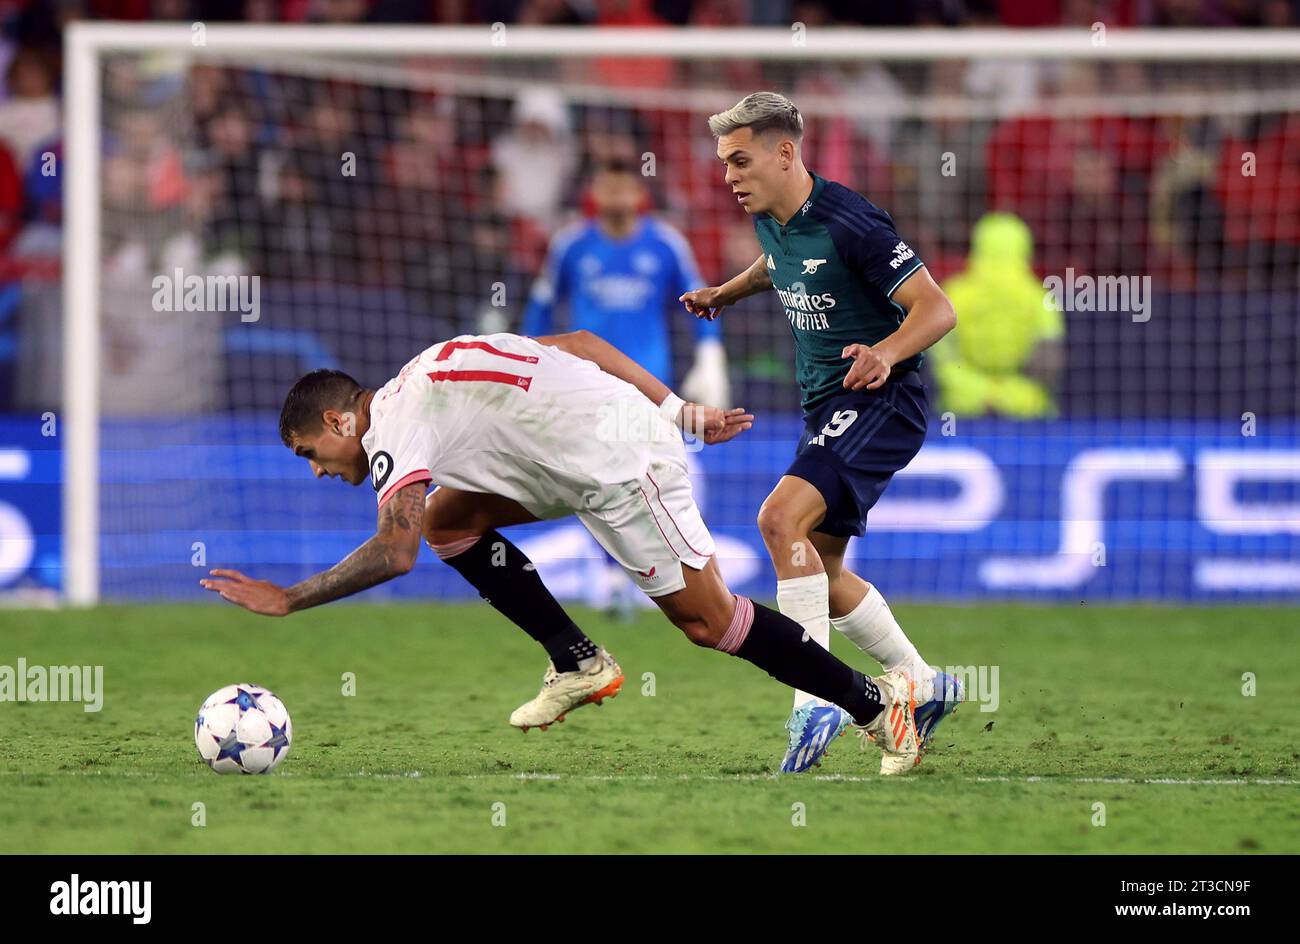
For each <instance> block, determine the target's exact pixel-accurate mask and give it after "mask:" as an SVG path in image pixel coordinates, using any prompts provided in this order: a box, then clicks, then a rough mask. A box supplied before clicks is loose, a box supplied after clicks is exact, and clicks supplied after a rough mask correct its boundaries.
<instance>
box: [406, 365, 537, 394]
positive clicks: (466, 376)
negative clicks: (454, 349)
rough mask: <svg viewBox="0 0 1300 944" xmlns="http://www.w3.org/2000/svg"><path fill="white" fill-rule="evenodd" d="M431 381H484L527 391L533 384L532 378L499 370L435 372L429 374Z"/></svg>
mask: <svg viewBox="0 0 1300 944" xmlns="http://www.w3.org/2000/svg"><path fill="white" fill-rule="evenodd" d="M429 379H430V380H432V381H434V382H435V383H436V382H438V381H439V380H451V381H457V380H483V381H487V382H488V383H502V384H509V385H510V386H512V387H522V388H523V389H525V390H527V389H528V385H529V384H531V383H532V382H533V378H532V377H521V376H520V375H519V374H507V373H504V372H503V371H499V370H435V371H434V372H433V373H431V374H429Z"/></svg>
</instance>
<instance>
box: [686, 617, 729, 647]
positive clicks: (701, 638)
mask: <svg viewBox="0 0 1300 944" xmlns="http://www.w3.org/2000/svg"><path fill="white" fill-rule="evenodd" d="M676 626H677V628H678V629H680V630H681V631H682V632H683V633H685V634H686V638H687V639H689V640H690V641H691V642H693V643H695V645H697V646H704V647H706V648H708V649H716V648H717V647H718V643H719V642H721V641H722V633H721V632H720V631H719V630H718V629H716V628H714V627H712V626H710V625H709V624H708V622H707V621H706V620H702V619H691V620H682V621H681V622H678V623H676Z"/></svg>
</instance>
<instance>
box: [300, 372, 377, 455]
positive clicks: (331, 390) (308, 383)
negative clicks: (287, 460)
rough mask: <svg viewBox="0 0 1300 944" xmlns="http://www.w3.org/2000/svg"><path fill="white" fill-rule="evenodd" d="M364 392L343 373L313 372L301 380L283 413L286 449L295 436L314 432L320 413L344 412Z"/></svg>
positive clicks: (319, 419) (318, 424)
mask: <svg viewBox="0 0 1300 944" xmlns="http://www.w3.org/2000/svg"><path fill="white" fill-rule="evenodd" d="M360 393H361V384H359V383H357V382H356V381H355V380H353V379H352V378H351V377H350V376H348V375H347V374H345V373H343V371H341V370H324V369H321V370H313V371H312V372H311V373H310V374H304V375H303V376H301V377H299V378H298V382H297V383H295V384H294V385H293V386H292V387H291V388H290V389H289V393H288V395H287V396H286V397H285V398H284V406H283V407H282V408H281V410H280V439H281V441H282V442H283V443H284V444H285V445H286V446H287V445H289V440H291V439H292V438H293V434H294V433H311V432H315V430H316V428H317V427H318V426H320V423H321V414H322V413H324V412H325V411H326V410H341V409H343V408H344V407H346V406H349V405H351V403H352V402H353V401H354V400H355V399H356V398H357V395H358V394H360Z"/></svg>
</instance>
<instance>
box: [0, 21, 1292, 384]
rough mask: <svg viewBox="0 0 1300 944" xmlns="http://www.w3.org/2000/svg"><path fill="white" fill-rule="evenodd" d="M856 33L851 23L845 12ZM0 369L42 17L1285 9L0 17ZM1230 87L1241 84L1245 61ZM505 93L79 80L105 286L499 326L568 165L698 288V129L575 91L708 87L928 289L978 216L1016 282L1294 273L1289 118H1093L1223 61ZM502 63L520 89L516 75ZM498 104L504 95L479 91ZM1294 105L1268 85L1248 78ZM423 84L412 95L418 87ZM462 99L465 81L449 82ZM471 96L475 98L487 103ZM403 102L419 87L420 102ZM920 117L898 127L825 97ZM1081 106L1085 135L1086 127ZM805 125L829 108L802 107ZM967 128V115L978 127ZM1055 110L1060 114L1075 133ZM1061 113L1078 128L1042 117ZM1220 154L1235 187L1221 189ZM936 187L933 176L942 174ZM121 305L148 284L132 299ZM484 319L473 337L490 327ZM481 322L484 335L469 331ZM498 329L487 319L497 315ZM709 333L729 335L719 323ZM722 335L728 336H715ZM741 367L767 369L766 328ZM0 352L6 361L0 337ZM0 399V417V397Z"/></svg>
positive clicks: (239, 76)
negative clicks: (99, 144) (875, 221)
mask: <svg viewBox="0 0 1300 944" xmlns="http://www.w3.org/2000/svg"><path fill="white" fill-rule="evenodd" d="M869 11H874V12H869ZM0 17H3V21H2V22H3V27H4V32H3V36H4V38H3V40H0V75H3V83H2V84H0V358H3V357H4V355H5V353H6V352H8V356H9V357H10V358H12V356H13V351H14V349H15V346H16V341H15V339H14V337H13V335H14V332H15V331H16V328H15V325H16V323H17V319H16V317H15V312H16V310H17V307H18V305H19V304H20V298H21V294H20V293H19V292H18V291H17V288H16V287H17V286H18V285H20V284H22V283H23V281H24V280H31V279H37V280H39V279H42V278H45V279H57V272H58V268H57V259H58V253H59V249H60V226H61V217H62V212H61V179H62V178H61V176H60V175H59V174H58V173H57V168H58V167H60V166H61V162H62V144H61V136H62V127H61V121H62V119H61V113H60V112H61V109H60V98H59V84H60V74H61V63H60V46H59V37H60V30H61V28H62V25H63V24H64V23H66V22H67V21H68V20H69V19H70V18H80V17H92V18H114V19H134V20H144V19H175V20H190V19H202V20H205V21H209V20H210V21H219V20H222V19H231V18H237V19H248V20H256V21H263V22H279V21H283V22H363V21H366V22H398V21H412V22H414V21H422V22H423V21H427V22H494V21H498V20H499V21H503V22H510V23H515V22H521V23H522V22H528V23H598V24H606V25H650V24H659V23H663V24H707V25H732V24H737V23H753V24H765V23H788V22H790V21H791V20H800V21H802V22H805V23H806V24H808V25H809V27H810V28H811V27H813V26H817V25H823V24H832V23H867V24H871V25H903V24H912V23H917V24H928V25H940V24H957V25H961V24H973V25H998V24H1001V25H1017V26H1021V25H1023V26H1048V25H1058V24H1063V23H1064V24H1090V23H1091V22H1093V21H1094V20H1096V19H1101V20H1104V21H1105V22H1107V23H1109V24H1113V25H1161V26H1185V25H1216V26H1218V25H1229V26H1243V27H1245V26H1263V25H1291V24H1294V23H1295V22H1296V4H1295V3H1292V2H1267V0H1258V2H1238V0H1116V2H1109V3H1107V2H1083V0H1059V2H1055V0H1034V2H1029V0H1001V2H995V0H987V2H970V0H968V2H961V0H934V2H923V0H913V2H907V0H898V2H891V3H888V4H883V3H882V4H875V3H872V4H866V3H850V2H795V3H791V2H784V0H749V2H745V0H694V2H691V0H677V2H672V0H663V2H650V0H621V2H618V0H611V2H603V0H590V2H584V0H477V2H476V0H462V2H432V0H425V2H417V0H372V2H366V0H278V2H277V0H247V2H244V3H242V4H241V3H238V2H230V0H227V2H212V3H208V2H201V0H193V2H185V0H170V2H168V0H84V2H66V3H60V2H54V0H47V2H40V0H28V2H22V0H18V2H14V0H7V2H6V0H0ZM1252 66H1253V64H1252ZM518 68H519V69H521V70H523V71H520V72H518V73H517V74H516V75H515V76H514V78H516V79H517V80H518V81H517V82H516V83H515V84H514V91H512V92H510V93H502V92H500V91H493V90H492V88H491V86H490V84H488V83H485V84H483V86H482V88H481V89H479V90H475V89H474V88H472V87H468V88H462V89H456V90H451V89H437V88H430V87H429V86H428V85H427V84H425V83H419V82H416V83H412V86H411V87H409V88H403V87H399V85H397V84H392V83H365V82H359V81H349V80H348V79H347V78H346V74H345V73H346V70H343V72H341V73H340V74H339V75H336V76H334V77H332V78H317V77H312V76H309V75H305V74H301V73H295V72H293V71H292V70H284V71H277V70H274V69H265V70H263V69H247V68H233V67H228V66H222V65H210V64H198V65H196V66H194V67H192V68H189V69H186V70H181V69H179V68H178V67H177V66H176V64H175V63H173V64H171V66H170V67H169V66H168V65H167V64H165V63H164V64H160V63H158V62H153V61H149V60H145V59H140V58H120V59H115V60H111V61H110V62H109V65H108V68H107V69H106V71H105V99H104V101H105V107H104V155H103V164H102V168H103V173H102V187H103V231H104V235H105V245H104V252H105V279H106V282H107V283H108V284H109V285H110V286H111V285H112V283H113V281H114V279H115V278H116V279H118V280H120V281H122V282H124V283H126V282H130V281H132V280H136V281H138V280H139V278H140V277H141V276H147V273H150V272H157V271H169V270H170V268H171V266H173V265H181V266H187V265H188V266H194V265H201V266H204V267H206V268H208V269H210V270H220V271H232V272H239V273H253V274H259V275H262V276H264V277H266V278H268V279H269V280H274V281H278V282H286V283H287V282H293V283H312V284H317V285H321V284H323V285H330V284H345V285H352V286H357V285H360V286H370V287H377V288H381V289H396V290H400V291H402V292H403V293H404V294H405V296H406V298H407V299H408V300H409V301H410V303H411V304H412V305H413V306H414V307H415V308H416V309H419V310H425V311H430V312H434V313H435V317H436V318H438V319H441V322H440V323H439V325H438V329H439V330H454V331H462V330H472V329H489V328H490V329H501V328H508V327H516V328H517V327H518V324H517V318H518V315H519V314H520V312H519V311H517V310H509V311H507V312H506V313H505V314H504V315H502V314H501V313H500V312H497V313H495V315H494V313H493V312H492V311H491V310H489V309H487V308H485V303H484V298H485V296H486V295H487V289H486V288H485V286H491V285H493V284H495V283H497V282H501V283H504V285H505V286H506V288H507V296H508V297H510V298H513V299H520V300H522V299H523V298H524V297H526V294H527V287H528V283H529V282H530V281H531V280H532V278H533V277H534V276H535V275H536V273H537V270H538V268H539V266H540V263H541V260H542V256H543V253H544V251H545V247H546V244H547V241H548V240H549V238H550V237H551V235H553V233H554V232H555V230H556V229H557V228H558V227H559V226H560V225H561V224H562V223H563V222H565V220H566V219H567V218H568V217H569V216H570V215H571V214H573V213H574V212H580V211H581V210H582V209H583V208H584V200H585V195H584V192H583V183H584V181H585V180H586V179H587V177H588V172H589V169H590V168H591V167H593V166H595V165H597V164H599V163H601V162H602V161H605V160H607V159H609V158H610V157H611V156H618V157H621V158H628V159H632V160H635V161H639V162H642V163H644V162H645V160H646V157H647V156H650V157H651V158H652V159H653V165H654V166H653V168H651V171H652V173H651V175H650V176H648V178H647V180H648V181H649V183H650V193H651V195H652V199H653V202H654V205H655V208H656V209H657V210H658V211H660V212H661V213H663V214H664V215H665V216H667V217H668V218H669V219H670V220H671V221H672V222H674V223H675V224H676V225H677V226H678V227H679V228H680V229H681V230H682V231H683V232H684V233H685V234H686V235H687V237H688V239H689V240H690V242H691V244H692V246H693V247H694V249H695V252H696V254H697V257H698V259H699V262H700V266H701V269H702V271H703V274H704V277H705V279H706V280H709V281H719V280H722V279H725V278H726V277H728V276H729V275H731V274H733V273H735V272H737V271H739V270H740V269H742V268H744V267H745V266H747V265H748V264H749V263H750V262H752V260H753V258H754V256H755V254H756V253H757V243H756V241H755V240H754V237H753V232H752V226H751V224H750V223H749V221H748V220H747V218H745V216H744V215H743V214H742V213H740V212H738V211H737V208H736V206H735V203H734V201H733V199H732V198H731V195H730V193H729V192H728V189H727V188H726V187H725V185H724V184H723V182H722V173H721V170H720V165H719V164H718V162H717V159H716V156H715V154H714V142H713V140H712V138H711V137H710V136H709V134H708V130H707V127H706V124H705V119H706V117H707V112H699V111H692V110H689V109H687V108H685V107H680V106H677V105H676V104H675V103H674V100H673V96H672V94H671V91H668V92H667V93H666V94H663V95H661V96H659V97H658V99H657V104H654V105H644V106H638V107H631V106H630V105H627V104H623V103H620V101H619V99H620V96H619V95H618V94H617V92H616V91H615V92H612V93H611V94H610V96H609V99H608V102H607V103H603V104H593V103H591V102H590V101H586V102H579V101H574V100H570V99H568V98H566V97H565V96H564V95H563V93H562V92H561V91H560V88H561V87H562V85H563V83H580V84H585V85H586V86H588V87H591V86H593V85H596V86H604V87H607V88H610V89H615V90H616V89H617V88H619V87H627V88H630V87H634V86H635V87H639V88H642V89H644V88H645V87H647V86H652V87H659V88H663V89H667V90H671V89H672V88H674V87H678V86H683V87H685V86H690V87H693V88H699V87H704V88H710V89H718V90H729V97H721V98H719V100H718V102H717V106H718V107H719V108H722V107H726V106H728V105H730V104H732V103H733V101H734V100H735V99H738V98H739V97H740V96H741V95H742V94H743V93H745V92H747V91H751V90H754V89H758V88H779V89H781V90H782V91H785V92H787V93H788V94H790V95H791V97H792V98H793V99H794V100H795V102H796V103H797V104H800V105H801V107H803V108H804V111H805V116H806V119H807V139H806V158H805V159H806V162H807V164H808V166H809V167H810V168H812V169H813V170H815V171H817V172H818V173H820V174H822V175H823V176H825V177H829V178H832V179H836V180H840V181H842V182H844V183H845V184H847V185H849V186H851V187H854V188H856V189H858V190H860V191H862V192H863V193H865V194H866V195H867V196H868V197H869V198H871V199H872V200H874V201H875V202H877V203H878V204H880V205H881V206H884V207H885V208H887V209H888V210H889V211H890V212H891V213H892V214H893V216H894V218H895V221H896V223H897V226H898V229H899V231H900V232H901V233H903V234H904V235H905V238H908V239H909V240H910V241H912V242H913V243H914V244H915V245H917V246H918V247H920V250H921V252H922V254H923V257H924V258H925V259H926V261H927V263H928V264H929V265H930V267H931V269H932V270H934V272H935V275H936V277H938V278H944V277H946V276H948V275H951V274H954V273H956V272H958V271H960V270H961V269H962V268H963V267H964V266H965V264H966V256H967V253H968V250H969V247H970V234H971V230H972V227H973V226H974V225H975V223H976V221H977V220H978V219H980V218H981V217H982V216H983V215H984V214H985V213H986V212H989V211H1001V212H1005V213H1009V214H1013V215H1014V216H1015V217H1017V218H1018V219H1020V220H1022V221H1023V222H1024V223H1025V224H1026V226H1027V227H1028V235H1029V238H1030V239H1032V244H1033V246H1034V247H1035V257H1034V259H1033V265H1034V268H1035V269H1036V270H1037V271H1038V272H1039V273H1040V274H1044V273H1047V272H1056V271H1062V270H1064V269H1065V268H1066V267H1068V266H1072V267H1074V268H1075V269H1076V270H1078V271H1081V272H1088V273H1091V274H1094V275H1104V274H1107V273H1120V272H1135V271H1138V272H1143V273H1148V274H1152V275H1153V276H1155V277H1158V278H1159V279H1161V282H1162V284H1164V285H1167V286H1172V287H1174V288H1185V289H1198V288H1202V287H1206V286H1210V287H1218V286H1220V285H1222V286H1225V287H1228V288H1232V287H1234V286H1241V285H1245V284H1247V283H1248V282H1249V284H1251V285H1253V286H1255V287H1260V286H1261V285H1262V286H1264V287H1267V286H1269V285H1271V284H1274V283H1277V284H1278V285H1279V287H1284V288H1288V289H1290V290H1292V291H1294V289H1295V287H1296V286H1295V278H1296V276H1295V273H1296V271H1297V268H1300V111H1296V110H1290V111H1268V110H1262V109H1261V110H1259V111H1258V112H1255V113H1254V114H1252V115H1251V117H1249V118H1248V119H1243V118H1241V117H1239V116H1233V117H1226V118H1219V117H1213V116H1208V115H1207V116H1200V117H1186V116H1182V115H1180V114H1179V113H1178V110H1174V109H1171V110H1170V113H1168V114H1146V115H1138V116H1132V115H1126V114H1120V113H1111V110H1108V109H1106V108H1105V107H1103V106H1104V105H1105V103H1107V102H1111V101H1114V100H1115V99H1117V98H1127V99H1130V100H1140V99H1141V98H1142V96H1144V95H1148V94H1152V93H1159V94H1161V95H1168V96H1176V95H1184V96H1189V97H1191V98H1195V97H1196V96H1198V95H1202V94H1210V93H1216V94H1217V93H1225V92H1231V91H1232V90H1233V88H1234V87H1238V88H1242V89H1247V90H1249V89H1251V88H1254V87H1255V86H1254V85H1253V84H1252V83H1253V82H1254V81H1256V80H1259V79H1260V78H1261V75H1260V74H1259V73H1256V72H1251V71H1250V68H1251V67H1246V68H1244V69H1243V68H1237V69H1233V68H1227V67H1225V68H1224V69H1223V70H1221V71H1213V72H1208V73H1207V71H1206V70H1205V69H1204V68H1202V67H1196V66H1193V67H1188V66H1185V65H1179V64H1166V65H1161V64H1137V63H1121V64H1117V65H1109V66H1107V67H1105V68H1102V67H1099V66H1098V65H1097V64H1095V63H1091V62H1077V63H1072V64H1059V63H1058V64H1046V65H1044V64H1033V63H1020V64H1011V63H991V62H975V63H968V62H962V61H942V62H935V63H932V64H920V63H915V64H901V65H893V64H891V65H883V64H880V63H877V62H869V61H866V62H853V63H841V64H834V63H818V64H809V63H802V64H801V65H800V66H799V67H798V69H797V70H791V67H790V66H781V65H778V64H763V63H757V62H733V63H718V62H708V63H684V62H679V61H672V60H652V61H644V60H643V61H638V62H637V63H636V64H635V66H634V68H632V69H629V67H628V64H627V63H626V62H618V61H603V60H594V61H590V62H569V63H560V64H548V65H546V66H545V68H546V69H547V70H549V71H545V72H543V71H539V70H540V69H542V68H543V67H541V66H539V65H538V64H536V63H534V64H531V65H528V64H523V65H520V66H519V67H518ZM529 69H531V70H532V71H531V72H530V71H527V70H529ZM493 77H494V78H495V79H497V80H502V79H505V80H508V79H510V78H511V76H510V75H509V74H508V73H504V72H500V71H499V69H498V74H496V75H494V76H493ZM1263 79H1264V80H1266V84H1267V85H1268V86H1269V87H1273V86H1282V87H1286V86H1287V85H1288V83H1289V87H1291V88H1295V87H1297V83H1296V81H1295V80H1296V74H1295V73H1294V72H1293V71H1292V72H1290V73H1289V74H1273V73H1268V74H1265V75H1263ZM434 84H435V85H436V83H434ZM471 86H472V83H471ZM499 87H500V86H498V88H499ZM426 88H427V89H429V90H419V89H426ZM873 100H888V101H892V102H906V101H922V100H923V101H926V102H929V103H931V104H938V105H943V104H944V103H945V102H946V103H948V104H949V105H950V106H951V107H949V108H947V109H943V108H940V109H939V111H938V112H936V115H935V116H930V117H926V118H924V119H922V118H920V117H918V116H917V115H916V114H915V113H913V114H911V115H909V114H907V110H906V109H902V111H901V112H900V113H899V116H898V117H888V116H881V115H876V114H872V113H869V112H862V113H861V114H859V113H858V112H857V111H856V110H854V109H851V108H849V109H837V108H836V107H835V104H834V103H837V102H863V101H873ZM1089 102H1093V103H1096V105H1097V108H1096V113H1094V114H1089V113H1088V108H1087V105H1088V103H1089ZM828 103H829V104H828ZM968 103H973V104H974V105H975V106H982V105H984V106H994V107H993V108H992V110H991V111H987V112H981V111H980V108H979V107H973V108H967V107H966V104H968ZM1079 103H1082V104H1083V107H1082V109H1081V110H1079V109H1078V106H1079ZM1064 104H1072V105H1073V106H1074V107H1075V108H1076V113H1078V114H1081V115H1082V117H1066V116H1065V114H1066V113H1067V112H1069V109H1063V108H1062V107H1058V106H1062V105H1064ZM1246 155H1249V156H1250V157H1249V161H1250V173H1249V174H1246V173H1245V172H1244V171H1243V161H1244V160H1245V159H1246V158H1245V156H1246ZM949 164H951V171H952V172H951V173H950V172H949V171H948V170H947V169H946V168H947V167H948V165H949ZM145 282H146V284H147V278H146V279H145ZM494 316H495V317H497V318H503V317H504V318H505V319H506V320H505V321H504V322H501V321H498V322H492V321H491V320H490V319H491V317H494ZM485 317H486V318H487V319H488V320H487V321H485ZM512 317H513V318H515V319H516V320H515V323H513V324H512V323H510V321H509V319H510V318H512ZM737 329H738V330H741V331H744V330H745V329H744V328H743V327H742V326H740V325H737ZM729 330H730V329H729ZM764 331H765V333H764V335H763V338H764V340H763V341H762V342H761V343H760V342H759V341H758V340H756V341H755V343H754V344H753V345H752V346H751V350H750V351H749V357H748V359H747V361H746V365H747V366H746V369H747V370H749V371H751V373H752V374H753V376H756V377H757V376H760V375H761V374H762V372H763V370H764V367H763V364H764V362H765V358H767V359H770V362H771V363H772V364H780V363H782V362H783V361H784V359H785V353H784V352H780V351H771V350H767V349H766V348H770V347H772V345H773V344H777V343H780V342H779V341H775V340H772V339H774V338H778V337H779V333H777V332H774V331H773V330H772V329H771V326H770V325H769V326H766V327H765V329H764ZM6 337H7V338H8V341H7V343H6V341H5V339H6ZM4 396H5V395H4V392H3V390H0V406H3V403H4Z"/></svg>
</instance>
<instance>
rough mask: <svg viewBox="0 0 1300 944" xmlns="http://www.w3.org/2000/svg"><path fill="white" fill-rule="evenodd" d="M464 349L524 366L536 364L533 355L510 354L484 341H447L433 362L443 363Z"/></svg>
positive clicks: (535, 357) (535, 358)
mask: <svg viewBox="0 0 1300 944" xmlns="http://www.w3.org/2000/svg"><path fill="white" fill-rule="evenodd" d="M464 348H472V349H474V350H476V351H487V352H488V353H489V354H496V355H497V356H498V357H508V358H510V359H511V360H512V361H523V362H524V363H525V364H536V363H537V356H536V355H534V354H512V353H511V352H510V351H503V350H501V349H500V348H498V347H493V346H492V345H491V344H488V343H487V342H486V341H448V342H447V343H446V344H444V345H443V346H442V350H441V351H439V352H438V356H437V357H435V358H434V360H435V361H445V360H447V359H448V358H449V357H451V355H452V354H454V353H455V352H456V351H459V350H462V349H464Z"/></svg>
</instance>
